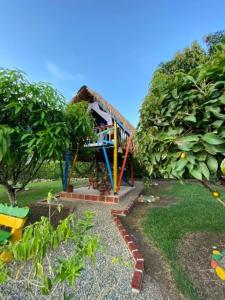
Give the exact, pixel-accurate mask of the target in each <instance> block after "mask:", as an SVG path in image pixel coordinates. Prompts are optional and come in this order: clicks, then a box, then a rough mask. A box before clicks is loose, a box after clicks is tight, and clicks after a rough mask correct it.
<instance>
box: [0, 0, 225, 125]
mask: <svg viewBox="0 0 225 300" xmlns="http://www.w3.org/2000/svg"><path fill="white" fill-rule="evenodd" d="M223 29H225V1H224V0H214V1H212V0H188V1H187V0H170V1H169V0H164V1H163V0H154V1H153V0H148V1H147V0H38V1H34V0H33V1H32V0H13V1H9V0H0V66H2V67H10V68H12V67H14V68H19V69H21V70H23V71H25V72H26V73H27V74H28V75H29V78H30V79H31V80H32V81H47V82H50V83H52V84H53V85H54V87H56V88H57V89H58V90H59V91H61V92H62V93H63V95H64V96H65V97H66V99H67V100H70V99H71V98H72V96H73V95H74V94H75V93H76V91H77V90H78V89H79V88H80V87H81V86H82V85H88V86H89V87H91V88H92V89H94V90H96V91H98V92H99V93H100V94H101V95H102V96H103V97H104V98H105V99H106V100H108V101H109V102H110V103H111V104H113V105H114V106H115V107H116V108H118V109H119V110H120V112H121V113H122V114H124V115H125V116H126V117H127V119H128V120H130V121H131V123H133V125H136V124H137V120H138V110H139V108H140V105H141V102H142V100H143V97H144V96H145V95H146V93H147V89H148V85H149V82H150V78H151V76H152V73H153V72H154V70H155V68H156V67H157V66H158V64H159V63H160V62H162V61H165V60H168V59H170V58H171V57H172V56H173V54H174V53H175V52H176V51H177V50H181V49H183V48H184V47H186V46H188V45H190V44H191V42H192V41H193V40H198V41H199V42H202V37H203V36H204V35H206V34H207V33H210V32H214V31H217V30H223Z"/></svg>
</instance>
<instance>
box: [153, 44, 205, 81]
mask: <svg viewBox="0 0 225 300" xmlns="http://www.w3.org/2000/svg"><path fill="white" fill-rule="evenodd" d="M207 59H208V58H207V55H206V52H205V51H204V50H203V49H202V47H200V46H199V44H198V43H196V42H193V43H192V45H191V47H190V48H188V47H187V48H185V49H184V50H183V51H182V52H177V53H176V54H175V56H174V58H173V59H171V60H170V61H168V62H165V63H161V64H160V67H159V69H158V72H160V73H164V74H167V75H172V74H173V73H174V72H177V71H182V72H189V71H190V70H191V69H193V68H195V67H197V66H199V65H201V64H203V63H205V62H206V60H207Z"/></svg>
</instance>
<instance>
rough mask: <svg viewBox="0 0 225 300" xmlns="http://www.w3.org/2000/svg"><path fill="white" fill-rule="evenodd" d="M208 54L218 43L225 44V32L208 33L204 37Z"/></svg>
mask: <svg viewBox="0 0 225 300" xmlns="http://www.w3.org/2000/svg"><path fill="white" fill-rule="evenodd" d="M205 42H206V44H207V48H208V52H209V54H212V53H213V52H214V50H215V49H216V45H217V44H218V43H225V30H221V31H217V32H215V33H210V34H208V35H207V36H206V37H205Z"/></svg>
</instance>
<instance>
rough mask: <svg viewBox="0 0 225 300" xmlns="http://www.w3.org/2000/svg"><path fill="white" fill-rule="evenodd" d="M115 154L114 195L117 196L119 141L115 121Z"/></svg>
mask: <svg viewBox="0 0 225 300" xmlns="http://www.w3.org/2000/svg"><path fill="white" fill-rule="evenodd" d="M113 150H114V152H113V180H114V194H117V172H118V170H117V168H118V162H117V159H118V157H117V153H118V141H117V123H116V121H114V149H113Z"/></svg>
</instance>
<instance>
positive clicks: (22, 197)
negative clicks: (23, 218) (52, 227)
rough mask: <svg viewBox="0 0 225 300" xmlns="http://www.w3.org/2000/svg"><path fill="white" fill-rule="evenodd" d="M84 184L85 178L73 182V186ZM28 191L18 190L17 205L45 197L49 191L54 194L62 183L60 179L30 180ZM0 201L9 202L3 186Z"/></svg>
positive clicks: (59, 189) (60, 187)
mask: <svg viewBox="0 0 225 300" xmlns="http://www.w3.org/2000/svg"><path fill="white" fill-rule="evenodd" d="M83 185H86V179H84V180H78V181H76V182H75V187H79V186H83ZM27 187H28V188H29V190H28V191H24V192H20V193H19V194H18V197H17V200H18V204H19V206H24V205H28V204H29V203H31V202H35V201H38V200H41V199H44V198H46V196H47V194H48V192H49V191H52V193H53V194H56V193H58V192H60V191H62V183H61V181H60V180H55V181H46V182H31V183H30V184H29V185H28V186H27ZM0 203H9V202H8V196H7V194H6V192H5V190H4V188H3V187H1V186H0Z"/></svg>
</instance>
